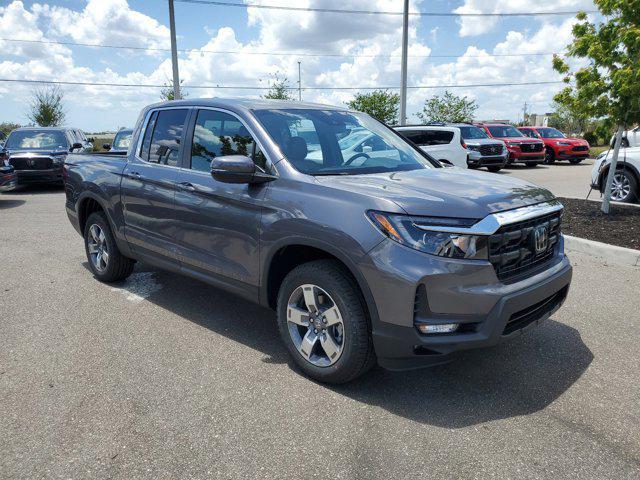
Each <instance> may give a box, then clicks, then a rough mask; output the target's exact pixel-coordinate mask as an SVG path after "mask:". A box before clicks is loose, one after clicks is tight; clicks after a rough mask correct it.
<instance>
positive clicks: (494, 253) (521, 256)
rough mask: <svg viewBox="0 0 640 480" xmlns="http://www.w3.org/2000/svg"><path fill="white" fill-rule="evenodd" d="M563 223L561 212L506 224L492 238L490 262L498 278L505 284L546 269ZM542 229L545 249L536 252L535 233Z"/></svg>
mask: <svg viewBox="0 0 640 480" xmlns="http://www.w3.org/2000/svg"><path fill="white" fill-rule="evenodd" d="M561 220H562V211H560V212H554V213H550V214H548V215H544V216H542V217H538V218H534V219H531V220H525V221H522V222H518V223H512V224H510V225H503V226H502V227H500V229H499V230H498V231H497V232H496V233H494V234H493V235H491V237H489V261H490V262H491V263H492V265H493V268H494V269H495V271H496V275H497V276H498V279H499V280H500V281H501V282H505V283H508V282H514V281H517V280H520V279H522V278H525V277H527V276H530V275H533V274H534V273H537V272H538V271H540V270H541V269H543V268H544V266H545V264H547V263H548V262H549V261H550V260H551V258H552V257H553V252H554V250H555V246H556V244H557V243H558V240H559V238H560V224H561ZM543 227H546V234H547V242H546V248H544V249H541V250H540V251H537V249H536V245H535V241H536V238H535V237H536V235H535V231H536V230H538V229H542V228H543ZM540 233H542V232H541V231H540ZM540 246H541V245H538V247H540Z"/></svg>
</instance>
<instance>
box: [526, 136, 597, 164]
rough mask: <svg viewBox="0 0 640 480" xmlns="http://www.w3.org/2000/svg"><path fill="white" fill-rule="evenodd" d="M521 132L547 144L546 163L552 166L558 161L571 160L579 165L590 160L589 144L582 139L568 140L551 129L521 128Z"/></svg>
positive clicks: (570, 161)
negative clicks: (585, 160)
mask: <svg viewBox="0 0 640 480" xmlns="http://www.w3.org/2000/svg"><path fill="white" fill-rule="evenodd" d="M519 130H520V131H521V132H522V133H523V134H524V135H526V136H527V137H531V138H539V139H540V140H542V141H543V142H544V144H545V150H546V154H545V159H544V163H546V164H551V163H553V162H555V161H556V160H569V163H572V164H574V165H575V164H578V163H580V162H581V161H582V160H584V159H585V158H589V148H590V147H589V142H587V141H586V140H583V139H581V138H567V137H566V136H565V134H564V133H562V132H561V131H560V130H556V129H555V128H551V127H520V128H519Z"/></svg>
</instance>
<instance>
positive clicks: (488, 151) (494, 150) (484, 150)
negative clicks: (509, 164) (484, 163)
mask: <svg viewBox="0 0 640 480" xmlns="http://www.w3.org/2000/svg"><path fill="white" fill-rule="evenodd" d="M480 153H481V154H482V155H500V154H501V153H502V145H500V144H499V143H491V144H488V145H480Z"/></svg>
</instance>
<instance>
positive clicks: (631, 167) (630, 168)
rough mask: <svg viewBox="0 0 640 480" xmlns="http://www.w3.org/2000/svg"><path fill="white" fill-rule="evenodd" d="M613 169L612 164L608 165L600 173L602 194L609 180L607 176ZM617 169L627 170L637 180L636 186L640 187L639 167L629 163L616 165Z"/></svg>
mask: <svg viewBox="0 0 640 480" xmlns="http://www.w3.org/2000/svg"><path fill="white" fill-rule="evenodd" d="M610 169H611V163H608V164H607V165H606V166H605V167H604V168H603V169H602V172H600V178H599V180H598V186H599V188H600V191H601V192H604V187H605V182H606V180H607V175H609V170H610ZM616 169H621V170H626V171H628V172H630V173H631V175H633V176H634V178H635V179H636V184H637V185H638V186H639V187H640V170H638V167H636V166H635V165H633V164H632V163H629V162H618V164H617V165H616Z"/></svg>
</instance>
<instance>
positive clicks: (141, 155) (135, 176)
mask: <svg viewBox="0 0 640 480" xmlns="http://www.w3.org/2000/svg"><path fill="white" fill-rule="evenodd" d="M188 113H189V110H188V109H164V110H155V111H153V112H151V114H150V116H149V120H148V122H147V126H146V129H145V132H144V136H143V140H142V144H141V145H140V147H139V151H137V152H136V154H135V155H133V157H134V159H133V160H132V161H130V162H129V163H128V164H127V167H126V168H125V170H124V172H123V178H122V184H121V198H122V204H123V205H122V206H123V212H124V222H125V235H126V238H127V241H128V242H129V243H130V244H131V248H132V249H133V250H134V251H136V252H138V253H140V254H142V255H149V256H151V257H153V258H157V257H158V255H161V256H162V257H165V258H164V260H165V261H166V260H169V261H170V262H172V263H176V264H177V253H176V246H175V243H174V230H175V228H176V217H175V212H174V196H175V188H176V176H177V174H178V166H179V160H180V158H181V145H182V144H183V143H184V142H183V135H184V130H185V128H184V127H185V124H186V120H187V114H188ZM158 260H162V259H158Z"/></svg>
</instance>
